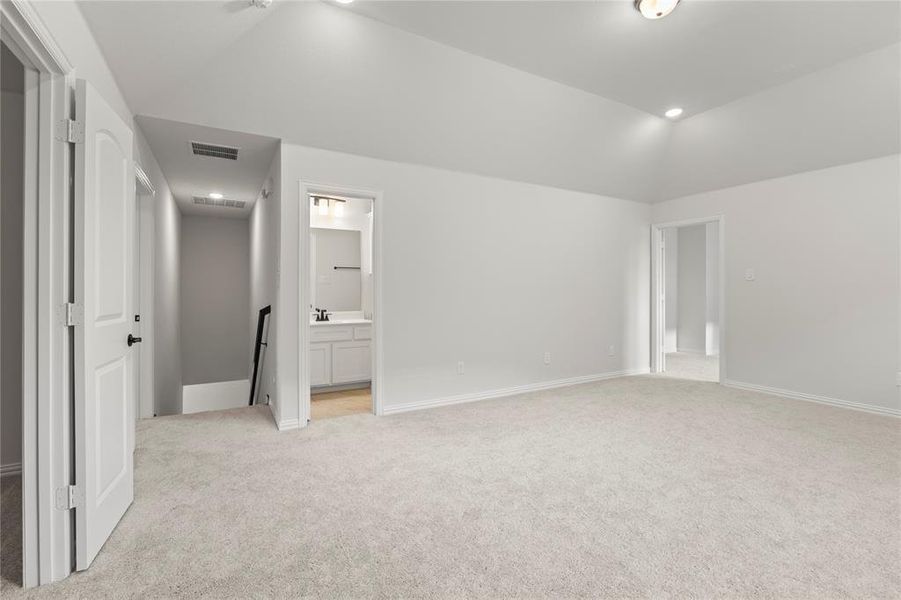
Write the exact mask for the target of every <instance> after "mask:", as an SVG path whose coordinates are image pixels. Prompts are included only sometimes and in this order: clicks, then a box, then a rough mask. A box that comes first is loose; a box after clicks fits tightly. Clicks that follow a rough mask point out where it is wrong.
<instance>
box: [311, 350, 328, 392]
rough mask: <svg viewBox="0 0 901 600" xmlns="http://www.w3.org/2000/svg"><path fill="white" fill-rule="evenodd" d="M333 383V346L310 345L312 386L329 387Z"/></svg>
mask: <svg viewBox="0 0 901 600" xmlns="http://www.w3.org/2000/svg"><path fill="white" fill-rule="evenodd" d="M331 382H332V352H331V344H310V385H329V384H330V383H331Z"/></svg>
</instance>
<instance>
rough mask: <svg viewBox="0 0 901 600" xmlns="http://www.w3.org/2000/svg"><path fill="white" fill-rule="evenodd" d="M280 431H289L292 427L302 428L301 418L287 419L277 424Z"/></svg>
mask: <svg viewBox="0 0 901 600" xmlns="http://www.w3.org/2000/svg"><path fill="white" fill-rule="evenodd" d="M275 426H276V427H278V430H279V431H288V430H291V429H300V420H299V419H285V420H284V421H279V422H278V423H276V424H275Z"/></svg>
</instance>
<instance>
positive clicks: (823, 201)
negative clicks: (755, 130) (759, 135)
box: [652, 155, 901, 411]
mask: <svg viewBox="0 0 901 600" xmlns="http://www.w3.org/2000/svg"><path fill="white" fill-rule="evenodd" d="M899 185H901V175H899V156H898V155H895V156H889V157H884V158H879V159H874V160H868V161H864V162H859V163H854V164H848V165H843V166H839V167H833V168H829V169H823V170H820V171H812V172H808V173H802V174H799V175H792V176H789V177H782V178H779V179H771V180H767V181H761V182H757V183H753V184H749V185H743V186H738V187H733V188H727V189H723V190H717V191H714V192H707V193H703V194H697V195H694V196H688V197H685V198H679V199H676V200H672V201H669V202H664V203H661V204H657V205H654V206H653V208H652V215H653V220H654V221H655V222H668V221H673V220H678V219H685V218H695V217H705V216H711V215H718V214H722V215H724V216H725V228H724V231H725V238H726V239H725V256H723V257H722V259H723V260H725V269H726V282H725V289H726V314H725V326H726V335H727V339H726V348H725V356H726V358H727V364H726V369H727V372H726V378H727V380H731V381H735V382H741V383H746V384H753V385H758V386H765V387H769V388H774V389H779V390H786V391H790V392H796V393H802V394H808V395H813V396H817V397H826V398H833V399H838V400H842V401H846V402H853V403H860V404H864V405H867V406H870V407H873V408H875V409H885V410H894V411H898V410H901V401H899V390H898V388H897V387H896V385H895V377H896V375H895V374H896V372H897V369H898V365H899V349H898V331H899V323H898V321H899V310H898V309H899V270H901V265H899V261H901V258H899V222H901V221H899V210H901V206H899ZM746 269H754V271H755V275H756V278H755V280H754V281H746V280H745V278H744V274H745V270H746Z"/></svg>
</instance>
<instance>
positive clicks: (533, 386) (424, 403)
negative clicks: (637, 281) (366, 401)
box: [382, 367, 650, 415]
mask: <svg viewBox="0 0 901 600" xmlns="http://www.w3.org/2000/svg"><path fill="white" fill-rule="evenodd" d="M649 372H650V369H649V368H648V367H643V368H641V369H629V370H624V371H612V372H610V373H599V374H596V375H582V376H580V377H570V378H568V379H556V380H553V381H542V382H539V383H530V384H527V385H517V386H513V387H508V388H501V389H497V390H489V391H486V392H473V393H471V394H460V395H458V396H448V397H445V398H434V399H432V400H419V401H417V402H408V403H406V404H397V405H395V406H385V407H384V408H383V409H382V414H384V415H395V414H398V413H404V412H409V411H412V410H423V409H426V408H437V407H439V406H450V405H453V404H465V403H467V402H477V401H479V400H490V399H492V398H503V397H504V396H515V395H517V394H527V393H529V392H538V391H541V390H550V389H554V388H560V387H567V386H571V385H579V384H580V383H591V382H593V381H603V380H605V379H615V378H616V377H626V376H629V375H645V374H647V373H649Z"/></svg>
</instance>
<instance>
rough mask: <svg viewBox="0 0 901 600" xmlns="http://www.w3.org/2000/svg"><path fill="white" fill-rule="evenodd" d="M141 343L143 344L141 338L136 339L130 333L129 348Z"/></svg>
mask: <svg viewBox="0 0 901 600" xmlns="http://www.w3.org/2000/svg"><path fill="white" fill-rule="evenodd" d="M140 342H141V338H139V337H135V336H133V335H131V334H130V333H129V334H128V346H129V347H131V345H132V344H138V343H140Z"/></svg>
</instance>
